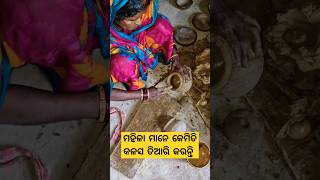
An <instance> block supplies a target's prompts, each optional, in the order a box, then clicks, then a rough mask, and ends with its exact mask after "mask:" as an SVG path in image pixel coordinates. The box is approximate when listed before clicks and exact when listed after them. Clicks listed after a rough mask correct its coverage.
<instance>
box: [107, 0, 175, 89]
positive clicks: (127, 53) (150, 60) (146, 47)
mask: <svg viewBox="0 0 320 180" xmlns="http://www.w3.org/2000/svg"><path fill="white" fill-rule="evenodd" d="M127 1H128V0H110V25H111V26H110V54H111V82H112V85H113V83H122V84H124V85H125V87H126V88H127V89H128V90H137V89H140V88H143V87H145V81H146V80H147V75H148V69H154V68H155V67H156V66H157V64H158V59H159V58H161V59H163V60H164V62H165V63H169V59H170V57H171V55H172V52H173V45H174V43H173V27H172V26H171V24H170V22H169V20H168V19H167V18H166V17H165V16H163V15H161V14H158V0H150V1H151V2H150V5H149V6H148V8H147V10H146V12H145V13H144V14H143V16H142V25H141V26H139V27H138V28H137V29H136V30H134V31H132V32H124V31H119V30H118V29H117V28H116V26H115V24H114V21H115V19H116V15H117V11H118V10H119V9H120V8H121V7H123V6H124V5H125V4H126V3H127Z"/></svg>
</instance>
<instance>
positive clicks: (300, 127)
mask: <svg viewBox="0 0 320 180" xmlns="http://www.w3.org/2000/svg"><path fill="white" fill-rule="evenodd" d="M310 133H311V125H310V122H309V121H307V120H304V121H300V122H295V123H293V124H291V125H290V126H289V129H288V136H289V137H290V138H292V139H295V140H301V139H304V138H306V137H307V136H308V135H309V134H310Z"/></svg>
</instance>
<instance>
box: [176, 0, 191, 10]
mask: <svg viewBox="0 0 320 180" xmlns="http://www.w3.org/2000/svg"><path fill="white" fill-rule="evenodd" d="M174 4H175V6H176V7H177V8H179V9H182V10H184V9H188V8H189V7H190V6H191V5H192V4H193V0H174Z"/></svg>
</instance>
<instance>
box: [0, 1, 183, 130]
mask: <svg viewBox="0 0 320 180" xmlns="http://www.w3.org/2000/svg"><path fill="white" fill-rule="evenodd" d="M85 3H86V6H85V4H84V3H83V1H77V0H71V1H55V2H51V3H48V2H45V1H40V0H33V1H31V2H29V3H20V1H12V0H3V1H1V2H0V7H1V11H0V39H1V42H2V43H1V56H0V57H1V68H0V69H1V80H0V81H1V82H0V95H1V96H0V97H1V98H0V100H1V105H2V107H1V108H0V123H2V124H41V123H50V122H58V121H68V120H75V119H98V120H99V121H104V120H105V119H107V117H108V116H106V114H108V113H106V111H107V107H106V104H107V103H106V102H105V98H106V96H107V95H109V93H106V88H102V87H100V88H99V92H96V91H89V90H90V89H91V88H92V87H95V86H97V85H103V84H104V85H106V84H107V81H108V80H109V79H108V78H107V76H106V74H107V70H106V67H105V66H103V65H102V64H99V63H98V62H97V61H96V60H94V59H92V58H90V53H91V52H92V50H93V48H95V47H96V43H95V42H100V44H99V46H100V49H101V50H102V52H109V51H108V50H109V49H108V47H109V44H108V43H109V41H108V40H107V39H108V37H106V36H108V33H105V34H107V35H105V36H103V33H102V34H101V33H99V32H101V31H104V32H108V31H107V30H108V28H109V26H108V19H109V17H107V16H108V15H109V12H108V11H107V10H109V7H108V5H109V3H108V4H107V2H105V1H103V0H101V1H92V0H87V1H86V2H85ZM110 4H111V12H110V14H111V18H110V19H111V23H110V24H111V29H110V31H111V32H110V33H111V35H110V43H111V45H110V50H111V52H110V54H111V80H112V83H111V84H113V83H116V82H121V83H123V84H125V85H126V86H127V87H128V90H129V91H122V90H113V91H112V93H111V97H110V99H111V100H128V99H141V97H143V98H142V99H148V98H156V97H159V96H160V95H161V91H159V90H157V89H155V88H149V89H148V90H143V91H141V90H140V89H141V88H144V82H143V81H142V80H146V77H147V69H148V68H154V67H155V66H156V65H157V63H158V58H159V57H162V59H164V61H165V62H169V61H172V62H175V61H174V60H177V58H178V56H177V55H174V54H173V40H172V27H171V25H170V23H169V21H168V20H167V19H166V18H165V17H164V16H161V15H159V14H158V13H157V10H158V9H157V8H158V1H157V0H154V1H153V0H151V1H150V0H147V1H142V0H121V1H119V0H117V1H111V2H110ZM99 28H100V29H99ZM97 40H98V41H97ZM105 54H106V53H105ZM27 63H32V64H36V65H38V66H40V67H41V68H42V69H45V70H44V71H45V73H46V74H49V79H50V80H51V82H52V84H53V89H54V92H50V91H45V90H39V89H36V88H32V87H27V86H21V85H9V79H10V72H11V70H12V69H14V68H18V67H21V66H23V65H25V64H27ZM175 67H177V68H175V69H179V64H175ZM140 78H141V79H142V80H140ZM103 87H108V86H103Z"/></svg>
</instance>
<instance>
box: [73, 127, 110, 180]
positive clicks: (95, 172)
mask: <svg viewBox="0 0 320 180" xmlns="http://www.w3.org/2000/svg"><path fill="white" fill-rule="evenodd" d="M106 133H107V131H106V130H105V129H103V130H102V133H101V134H100V136H99V138H98V140H97V142H96V143H95V145H94V146H93V147H92V148H91V149H90V150H89V151H88V155H87V157H86V159H85V161H84V163H83V164H82V165H81V167H80V169H79V170H78V172H77V173H76V174H75V176H74V178H73V179H74V180H89V179H90V180H101V179H108V178H109V175H108V174H107V169H108V168H109V167H108V166H107V165H108V163H107V157H108V156H107V154H108V152H107V150H108V148H109V146H108V142H107V141H106V138H107V134H106Z"/></svg>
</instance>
